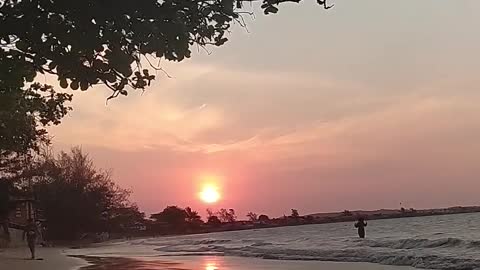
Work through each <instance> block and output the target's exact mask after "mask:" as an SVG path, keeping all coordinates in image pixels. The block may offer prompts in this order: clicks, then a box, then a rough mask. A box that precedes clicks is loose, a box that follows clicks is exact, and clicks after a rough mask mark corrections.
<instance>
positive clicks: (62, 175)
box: [34, 148, 141, 240]
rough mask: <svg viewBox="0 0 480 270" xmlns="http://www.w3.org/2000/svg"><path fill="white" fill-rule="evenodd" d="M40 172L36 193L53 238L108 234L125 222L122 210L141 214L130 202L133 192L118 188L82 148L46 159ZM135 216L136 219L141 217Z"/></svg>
mask: <svg viewBox="0 0 480 270" xmlns="http://www.w3.org/2000/svg"><path fill="white" fill-rule="evenodd" d="M36 170H37V173H38V175H41V177H38V178H37V179H36V181H35V182H36V183H35V185H34V189H35V194H36V196H37V199H38V201H39V207H40V209H42V210H43V213H44V216H45V218H46V220H47V228H48V236H49V238H50V239H57V240H72V239H76V238H78V237H79V236H80V235H81V234H82V233H95V232H104V231H108V230H109V226H113V225H112V222H115V221H118V222H120V223H121V222H124V221H125V218H124V217H122V218H119V211H121V209H126V208H130V209H129V210H128V211H130V212H132V211H133V212H136V211H137V210H136V208H135V207H132V206H131V205H130V203H129V201H128V196H129V192H128V191H127V190H125V189H122V188H120V187H119V186H117V185H116V184H115V183H114V182H113V180H112V178H111V176H110V174H109V173H108V172H105V171H101V170H98V169H97V168H95V166H94V165H93V162H92V160H91V159H90V158H89V157H88V155H86V154H84V153H82V151H81V149H80V148H73V149H72V150H71V152H70V153H66V152H62V153H61V154H60V155H59V156H58V157H56V158H54V157H51V156H47V157H45V158H44V159H43V160H42V161H41V164H40V165H39V167H37V168H36ZM133 215H134V216H135V217H134V218H135V219H136V218H137V217H138V216H139V215H141V214H140V213H135V214H133ZM110 218H111V220H110ZM125 222H126V223H127V224H128V223H129V222H130V219H128V218H127V221H125ZM127 224H125V225H127ZM117 226H118V227H121V226H124V225H120V224H118V225H117Z"/></svg>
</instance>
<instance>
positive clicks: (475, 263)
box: [109, 214, 480, 269]
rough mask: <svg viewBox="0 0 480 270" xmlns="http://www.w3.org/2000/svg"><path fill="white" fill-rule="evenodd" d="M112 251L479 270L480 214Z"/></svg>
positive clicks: (207, 237) (128, 245) (192, 239)
mask: <svg viewBox="0 0 480 270" xmlns="http://www.w3.org/2000/svg"><path fill="white" fill-rule="evenodd" d="M109 250H110V252H117V253H118V254H120V253H121V252H125V253H129V254H134V255H145V256H147V255H152V256H178V255H182V256H188V255H195V256H202V255H223V256H244V257H259V258H265V259H278V260H318V261H341V262H373V263H380V264H388V265H404V266H413V267H417V268H424V269H480V214H462V215H448V216H434V217H417V218H403V219H392V220H376V221H369V222H368V227H367V238H366V239H359V238H358V237H357V234H356V231H355V229H354V227H353V224H352V223H337V224H321V225H306V226H296V227H282V228H271V229H258V230H249V231H237V232H222V233H212V234H203V235H188V236H176V237H163V238H151V239H142V240H134V241H130V242H122V243H117V244H114V245H113V246H110V247H109Z"/></svg>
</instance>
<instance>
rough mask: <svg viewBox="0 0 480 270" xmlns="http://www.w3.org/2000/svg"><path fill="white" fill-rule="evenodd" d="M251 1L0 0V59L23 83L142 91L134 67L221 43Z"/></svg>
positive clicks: (142, 76)
mask: <svg viewBox="0 0 480 270" xmlns="http://www.w3.org/2000/svg"><path fill="white" fill-rule="evenodd" d="M251 1H252V0H192V1H186V0H163V1H157V0H144V1H140V2H139V1H119V0H82V1H68V0H50V1H47V0H3V1H0V25H2V27H1V28H0V48H1V50H0V62H2V61H4V60H8V61H10V62H12V63H13V64H15V65H16V66H19V68H20V69H21V70H23V72H21V73H19V74H21V75H22V77H23V78H24V80H26V81H32V80H34V78H35V76H36V75H37V73H49V74H54V75H55V76H57V78H58V80H59V82H60V85H61V86H62V87H63V88H67V87H69V86H70V88H72V89H74V90H76V89H79V88H80V89H81V90H87V89H88V88H89V87H90V86H92V85H95V84H98V83H102V84H104V85H106V86H107V87H109V88H110V89H111V90H112V91H113V93H112V97H115V96H118V95H119V94H122V95H127V94H128V92H127V90H126V89H127V86H129V87H131V88H133V89H145V87H146V86H148V85H149V84H150V82H151V81H152V80H153V79H154V78H155V76H154V75H151V74H150V73H149V69H143V68H142V63H149V64H150V67H151V68H154V69H157V68H156V67H155V65H154V64H153V63H152V60H153V59H152V57H155V58H156V59H157V60H158V59H161V58H164V59H166V60H170V61H182V60H184V59H185V58H189V57H190V56H191V48H192V46H194V45H198V46H206V45H214V46H221V45H223V44H224V43H225V42H226V41H227V40H228V39H227V38H226V36H225V34H226V33H227V32H228V31H229V28H230V27H231V25H232V23H233V22H234V21H238V22H239V23H241V24H242V25H243V22H242V20H241V13H242V12H245V11H244V10H243V9H242V4H243V3H244V2H251ZM300 1H301V0H262V5H261V8H262V9H263V10H264V13H265V14H270V13H276V12H277V11H278V5H279V4H281V3H285V2H293V3H298V2H300ZM317 2H318V3H319V4H321V5H323V6H324V7H325V8H328V5H327V4H326V1H323V0H317ZM151 68H150V70H151Z"/></svg>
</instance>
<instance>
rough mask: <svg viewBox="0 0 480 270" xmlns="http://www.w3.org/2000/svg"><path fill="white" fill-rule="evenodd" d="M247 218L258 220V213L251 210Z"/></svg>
mask: <svg viewBox="0 0 480 270" xmlns="http://www.w3.org/2000/svg"><path fill="white" fill-rule="evenodd" d="M247 218H248V219H249V220H250V221H257V220H258V215H257V214H255V213H253V212H248V214H247Z"/></svg>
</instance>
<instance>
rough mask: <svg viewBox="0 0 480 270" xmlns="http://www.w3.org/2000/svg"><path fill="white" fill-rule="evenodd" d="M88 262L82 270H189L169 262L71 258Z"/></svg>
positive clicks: (179, 264)
mask: <svg viewBox="0 0 480 270" xmlns="http://www.w3.org/2000/svg"><path fill="white" fill-rule="evenodd" d="M72 257H77V258H82V259H85V260H87V261H88V263H90V265H88V266H85V267H83V268H82V270H190V269H188V268H185V267H182V264H181V263H176V262H169V261H161V260H155V261H143V260H137V259H130V258H107V257H91V256H72Z"/></svg>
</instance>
